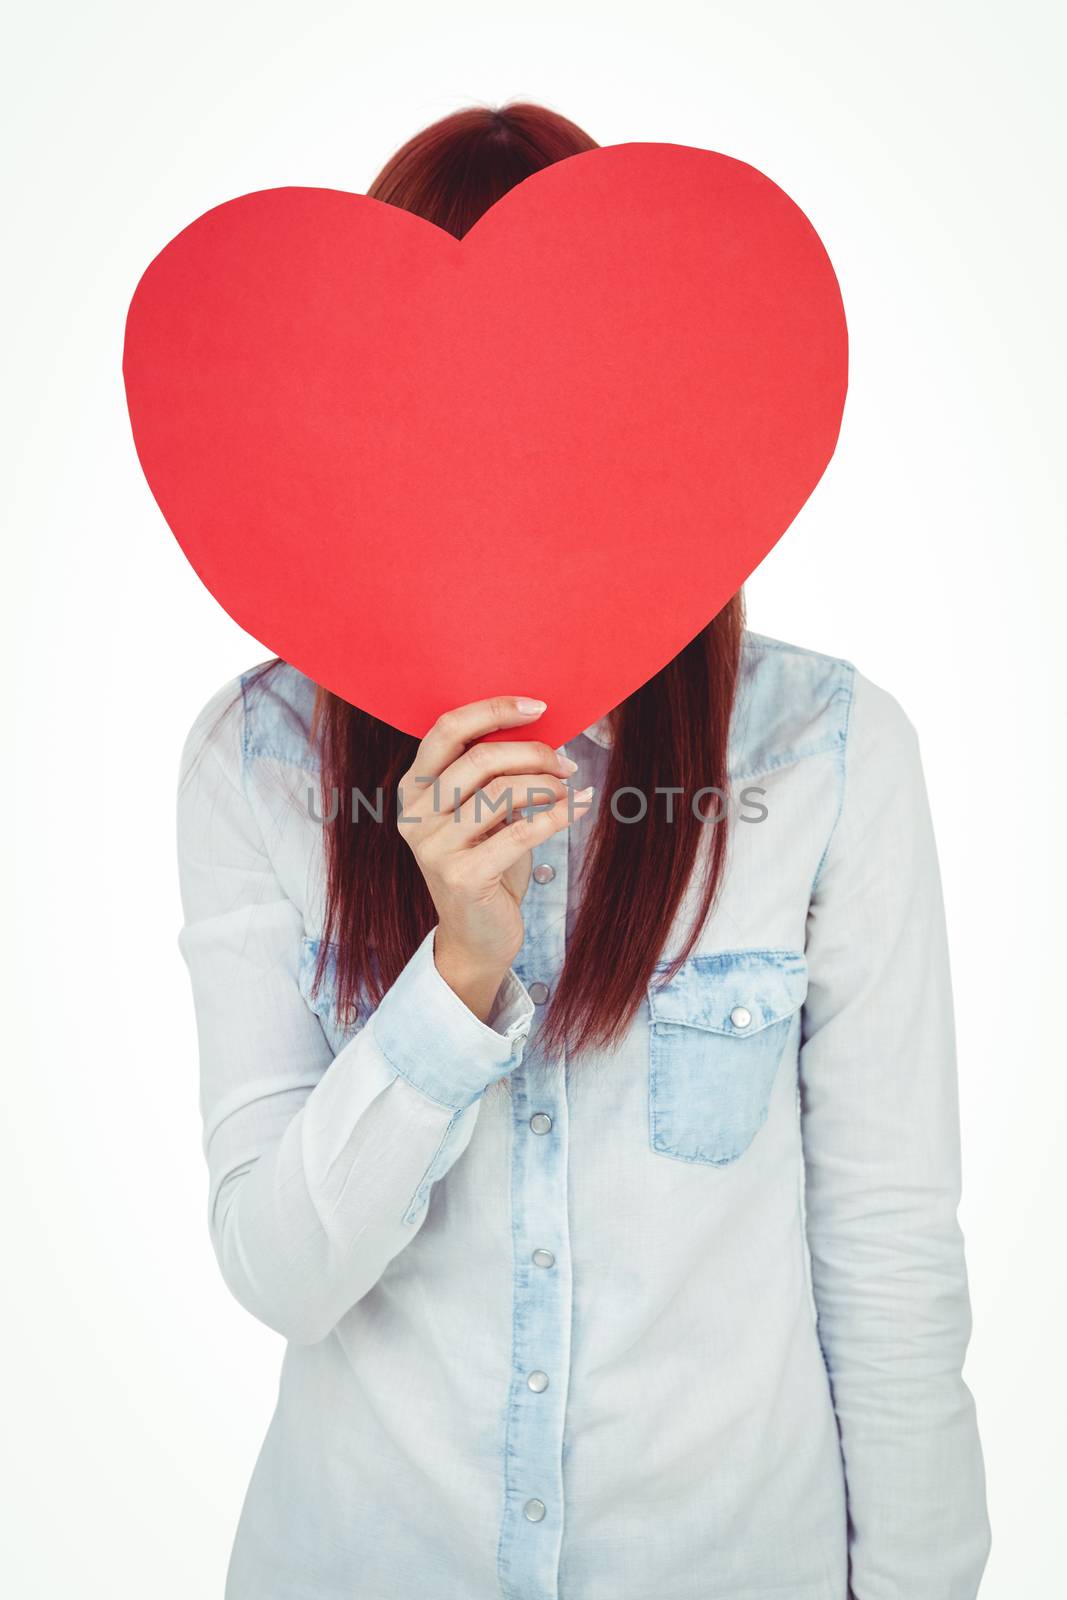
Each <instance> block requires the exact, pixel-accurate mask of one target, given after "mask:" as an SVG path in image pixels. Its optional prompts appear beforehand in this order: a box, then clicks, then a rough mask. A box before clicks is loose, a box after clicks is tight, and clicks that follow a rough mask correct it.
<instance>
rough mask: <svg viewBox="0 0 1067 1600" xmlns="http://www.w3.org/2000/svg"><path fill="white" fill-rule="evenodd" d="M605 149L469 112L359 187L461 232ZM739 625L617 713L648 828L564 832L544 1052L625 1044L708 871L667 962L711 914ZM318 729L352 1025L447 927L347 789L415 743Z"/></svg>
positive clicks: (620, 756)
mask: <svg viewBox="0 0 1067 1600" xmlns="http://www.w3.org/2000/svg"><path fill="white" fill-rule="evenodd" d="M595 148H596V142H595V140H593V139H591V138H590V137H589V135H588V134H586V133H584V132H583V131H582V129H581V128H579V127H577V126H576V125H575V124H574V123H573V122H570V121H568V119H567V118H566V117H563V116H560V115H559V114H558V113H557V112H554V111H549V110H547V109H545V108H544V107H542V106H537V105H529V104H526V103H515V104H511V105H506V106H504V107H502V108H501V109H499V110H489V109H484V110H483V109H481V108H470V109H466V110H463V111H457V112H454V113H453V114H452V115H451V116H448V117H445V118H443V119H442V120H441V121H439V122H436V123H434V124H433V125H432V126H431V127H428V128H426V129H424V130H423V131H422V132H421V133H418V134H416V135H415V137H414V138H412V139H410V140H409V141H408V142H407V144H405V145H404V146H403V147H402V148H401V149H400V150H398V151H397V152H396V154H395V155H394V156H392V157H391V158H390V160H389V161H388V162H387V163H386V165H385V166H384V167H383V169H382V171H381V172H380V173H379V174H378V176H377V178H376V179H375V180H374V182H373V184H372V185H371V187H370V188H369V189H368V191H367V192H368V194H370V195H371V196H372V197H373V198H375V199H377V200H382V201H385V202H386V203H388V204H390V205H397V206H402V207H403V208H405V209H406V210H408V211H412V212H415V213H416V214H417V215H419V216H421V217H425V218H426V219H427V220H428V221H430V222H433V223H436V224H437V226H438V227H441V228H445V229H447V230H448V231H449V232H451V233H453V234H455V236H456V237H457V238H462V237H463V235H464V233H466V231H467V230H468V229H469V228H470V227H471V226H472V225H473V224H474V223H475V222H476V221H477V219H478V218H479V217H480V216H481V215H482V214H483V213H484V212H485V211H487V210H488V208H489V207H490V206H491V205H493V204H494V202H495V201H497V200H499V199H500V197H501V196H502V195H503V194H505V193H506V192H507V191H508V190H509V189H510V188H512V187H513V186H514V185H515V184H516V183H520V182H521V181H522V179H523V178H526V177H528V176H529V175H530V174H531V173H533V172H536V171H538V170H539V169H540V168H542V167H545V166H548V165H549V164H550V163H551V162H553V161H562V160H565V159H566V158H567V157H568V156H572V155H577V154H578V153H579V152H580V151H583V150H592V149H595ZM743 629H744V613H743V599H742V595H741V594H740V593H738V594H737V595H735V596H734V598H733V599H732V600H731V601H730V602H729V603H728V604H727V605H726V606H725V607H724V608H723V610H722V611H720V612H719V614H718V616H717V617H715V618H714V620H713V621H712V622H710V623H709V624H708V625H707V627H706V628H704V629H703V630H702V631H701V632H700V633H699V634H698V635H697V636H696V638H695V639H693V640H692V641H691V642H690V643H689V644H688V645H687V646H686V647H685V649H683V650H682V651H680V652H679V654H678V655H677V656H675V657H674V659H673V660H672V661H670V662H668V664H667V665H666V666H665V667H663V668H662V669H661V671H659V672H658V673H656V675H655V676H654V677H653V678H651V679H650V680H649V681H648V682H647V683H646V684H644V686H643V687H642V688H640V689H638V690H637V691H636V692H635V693H634V694H631V695H630V696H629V697H628V698H627V699H626V700H624V701H623V702H622V704H621V705H619V706H617V707H616V708H615V709H614V711H613V712H612V713H611V716H610V726H611V728H612V731H613V735H614V737H613V744H612V751H611V756H610V760H609V770H608V774H607V781H606V795H611V794H613V793H614V792H615V791H616V790H617V789H622V788H624V787H627V786H631V787H635V788H638V789H640V790H641V792H642V793H643V794H644V795H646V796H647V797H648V806H647V809H646V812H645V815H644V816H643V817H642V818H641V819H640V820H636V821H627V822H625V823H623V824H620V823H618V822H616V820H615V818H614V817H613V816H612V814H611V808H610V806H609V805H608V804H607V803H605V795H602V796H601V797H600V799H601V803H599V804H598V805H597V807H596V811H595V813H594V815H593V817H591V818H589V819H587V820H583V821H576V822H575V823H574V824H572V826H577V827H592V829H593V837H592V839H591V840H589V842H588V850H587V856H586V865H585V870H584V873H583V878H582V882H581V884H580V886H579V892H580V903H579V906H578V911H577V916H576V921H575V925H574V931H573V936H572V937H571V939H570V941H569V944H568V948H567V954H566V959H565V962H564V967H563V971H562V973H561V975H560V978H559V980H558V982H557V983H556V985H555V986H554V991H553V996H552V1000H551V1004H550V1006H549V1009H548V1012H547V1014H546V1016H545V1018H544V1022H543V1025H542V1029H541V1034H540V1038H541V1044H542V1047H543V1048H544V1049H545V1050H546V1051H548V1052H549V1053H553V1052H559V1051H561V1050H563V1049H568V1050H570V1051H572V1052H573V1051H578V1050H581V1049H583V1048H585V1047H588V1046H591V1045H600V1046H608V1047H610V1046H611V1045H612V1044H613V1043H615V1042H617V1040H618V1039H619V1038H620V1037H621V1035H622V1033H623V1032H624V1030H625V1028H626V1026H627V1024H628V1023H629V1022H630V1020H631V1019H632V1017H633V1015H634V1013H635V1012H636V1011H637V1010H638V1008H639V1007H640V1005H641V1002H642V1000H643V998H644V992H645V987H646V985H647V983H648V981H649V979H650V977H651V976H652V971H653V968H654V966H655V964H656V962H657V960H659V958H660V955H661V953H662V950H663V947H664V944H665V941H666V939H667V937H668V935H669V933H670V930H671V927H672V924H673V922H674V919H675V917H676V915H677V913H678V911H679V908H680V906H681V903H682V898H683V895H684V894H685V891H686V887H687V885H688V883H689V880H690V878H691V876H692V874H693V872H694V870H695V869H696V867H697V863H698V861H701V860H702V882H701V893H700V897H699V902H698V908H697V913H696V916H695V917H694V919H693V922H692V925H691V927H690V929H689V931H688V934H687V937H686V939H685V941H684V942H683V946H682V948H681V949H680V950H679V951H678V953H677V956H676V959H675V963H674V966H676V965H677V964H680V962H681V961H682V960H683V959H684V958H685V956H686V955H688V954H689V952H690V951H691V949H692V947H693V945H694V943H695V942H696V939H697V937H698V936H699V933H700V929H701V927H702V926H703V925H704V923H705V922H706V920H707V917H708V916H709V915H710V912H711V909H712V906H713V904H714V901H715V898H716V896H717V893H718V888H719V884H720V881H721V877H722V872H723V867H724V863H725V855H726V844H727V835H728V829H729V826H730V823H729V806H728V805H727V804H725V803H722V804H720V812H721V819H720V820H719V821H717V822H715V823H714V824H712V823H710V822H706V821H703V820H701V818H700V817H699V816H697V815H695V814H694V812H693V809H692V807H691V805H690V803H689V800H690V797H691V796H693V795H695V794H696V792H697V791H698V790H700V789H707V788H709V787H711V788H716V789H718V790H719V791H720V792H721V793H722V794H723V795H724V796H725V795H728V781H727V739H728V734H729V726H730V719H731V715H732V710H733V704H734V697H735V692H736V687H737V676H738V670H739V662H740V652H741V639H742V634H743ZM504 687H505V688H506V687H507V686H506V685H505V686H504ZM313 730H314V736H315V738H316V739H317V740H318V742H319V745H320V750H321V758H322V797H323V800H322V812H321V814H322V816H323V817H325V818H330V817H331V811H332V809H333V806H334V801H333V796H334V793H335V791H336V794H337V797H338V801H337V806H336V814H335V815H334V816H333V819H332V821H328V822H326V823H325V824H324V833H325V850H326V905H325V922H324V928H323V937H322V944H321V948H320V952H319V966H318V971H317V973H316V982H317V983H318V982H321V980H322V976H323V974H324V972H325V969H326V964H327V961H328V960H329V957H330V953H331V950H333V951H334V952H335V959H336V984H337V990H336V993H337V1003H338V1007H339V1009H340V1010H341V1012H342V1014H344V1013H345V1012H346V1011H348V1010H349V1009H350V1008H351V1006H352V1005H353V1004H354V1002H355V1001H356V1000H357V998H359V997H361V996H362V997H363V999H364V1000H365V1001H366V1002H368V1003H370V1004H377V1002H378V1001H379V1000H380V999H381V997H382V995H383V994H384V993H385V991H386V989H387V988H388V987H389V986H390V985H391V984H392V983H393V982H394V981H395V979H396V978H397V977H398V976H399V974H400V972H401V970H402V968H403V967H404V966H405V964H406V963H407V961H408V960H409V959H410V957H411V955H412V954H413V953H414V951H415V949H416V947H417V945H418V944H419V943H420V941H421V940H422V939H423V938H424V937H425V935H426V934H427V933H428V932H429V930H430V928H431V927H432V926H433V925H434V923H435V922H436V920H437V919H436V913H435V911H434V906H433V902H432V900H431V898H430V895H429V891H428V890H427V888H426V885H425V882H424V881H423V878H422V874H421V873H420V871H419V869H418V866H417V864H416V862H415V859H414V856H413V855H412V852H411V850H410V849H409V847H408V845H407V843H406V842H405V841H404V839H403V838H402V837H401V836H400V832H399V830H398V829H397V828H396V827H394V826H388V825H387V826H382V827H377V826H375V827H367V826H352V825H350V823H351V809H350V807H351V795H352V790H353V788H356V789H358V790H360V791H361V792H362V793H363V794H372V793H374V792H375V791H376V790H377V789H378V788H379V787H381V788H382V789H383V791H384V792H385V794H386V795H387V796H388V797H389V799H390V801H391V802H392V801H393V800H395V794H396V785H397V783H398V782H399V779H400V778H401V776H402V775H403V774H404V773H405V772H406V771H407V770H408V769H409V768H410V767H411V765H412V763H413V761H414V757H415V753H416V750H417V748H418V741H417V740H416V739H414V738H413V737H411V736H410V735H408V734H404V733H400V732H398V731H397V730H396V729H395V728H392V727H390V726H389V725H388V724H386V723H383V722H380V721H378V719H377V718H375V717H372V716H370V715H369V714H368V713H366V712H363V711H359V710H357V709H356V708H355V707H354V706H351V705H349V704H348V703H347V702H346V701H344V700H341V699H339V698H338V697H337V696H336V695H333V694H330V693H328V692H327V691H325V690H323V689H319V691H318V694H317V697H316V705H315V718H314V722H313ZM668 787H672V788H675V789H681V790H682V796H681V798H680V800H679V802H678V803H677V804H676V805H675V808H674V819H673V820H672V821H670V822H668V821H667V819H666V815H665V813H664V812H663V810H662V808H659V807H657V806H656V805H655V804H654V803H653V798H652V797H653V794H654V791H655V790H656V789H657V788H668ZM621 810H622V806H621V804H620V811H621ZM672 970H673V967H672Z"/></svg>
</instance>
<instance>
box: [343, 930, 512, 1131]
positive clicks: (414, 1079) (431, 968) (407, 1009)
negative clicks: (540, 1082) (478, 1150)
mask: <svg viewBox="0 0 1067 1600" xmlns="http://www.w3.org/2000/svg"><path fill="white" fill-rule="evenodd" d="M436 932H437V929H436V927H433V928H431V929H430V932H429V933H428V934H427V935H426V937H425V939H424V940H423V941H422V943H421V944H420V945H419V948H418V949H417V950H416V951H415V954H414V955H413V956H412V958H411V960H410V961H409V962H408V964H407V966H406V967H405V968H404V970H403V972H402V973H401V974H400V976H399V978H397V980H396V982H395V983H394V984H393V985H392V987H391V988H390V989H389V990H388V992H387V993H386V994H385V995H384V996H383V997H382V999H381V1001H380V1002H379V1005H378V1008H377V1010H376V1011H375V1013H374V1015H373V1016H372V1017H371V1019H370V1021H369V1022H368V1024H367V1027H368V1029H369V1030H370V1031H371V1032H373V1035H374V1039H375V1042H376V1043H377V1045H378V1048H379V1050H381V1052H382V1054H383V1055H384V1056H385V1058H386V1060H387V1061H388V1062H389V1064H390V1066H391V1067H393V1068H394V1069H395V1071H397V1072H398V1073H399V1074H400V1076H401V1077H402V1078H405V1079H406V1080H407V1082H408V1083H410V1084H411V1086H412V1087H413V1088H414V1089H417V1090H418V1091H419V1093H420V1094H423V1095H425V1096H426V1097H427V1099H429V1100H433V1101H435V1102H436V1103H437V1104H438V1105H442V1106H447V1107H448V1108H449V1109H450V1110H453V1111H462V1110H463V1109H464V1107H466V1106H468V1105H470V1104H471V1103H472V1101H474V1100H477V1099H478V1096H479V1095H480V1094H481V1093H482V1091H483V1090H484V1089H486V1088H487V1087H488V1086H489V1084H490V1083H493V1082H495V1080H496V1079H497V1078H502V1077H504V1076H506V1074H507V1073H509V1072H511V1071H513V1070H514V1068H515V1067H517V1066H518V1064H519V1062H520V1061H521V1060H522V1052H523V1047H524V1045H525V1043H526V1038H527V1035H528V1034H529V1032H530V1023H531V1021H532V1019H533V1011H534V1008H533V1001H532V1000H531V999H530V996H529V994H528V993H527V991H526V986H525V984H523V983H522V981H521V980H520V979H519V977H518V976H517V975H516V974H515V972H513V971H511V970H509V971H508V972H507V973H506V974H505V977H504V981H503V982H502V983H501V985H500V988H499V990H498V991H497V995H496V998H495V1000H494V1001H493V1007H492V1010H491V1011H490V1013H489V1019H490V1020H489V1022H482V1020H481V1019H480V1018H479V1017H476V1016H475V1015H474V1012H473V1011H472V1010H471V1009H470V1007H469V1006H466V1005H464V1003H463V1001H462V1000H461V999H460V997H459V995H458V994H457V993H456V991H455V990H454V989H451V988H449V986H448V984H447V983H446V982H445V980H444V978H442V976H441V974H440V973H439V972H438V970H437V965H436V963H435V961H434V958H433V944H434V935H435V934H436Z"/></svg>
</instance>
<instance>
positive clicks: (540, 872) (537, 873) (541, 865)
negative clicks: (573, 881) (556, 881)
mask: <svg viewBox="0 0 1067 1600" xmlns="http://www.w3.org/2000/svg"><path fill="white" fill-rule="evenodd" d="M555 876H556V869H555V867H553V866H552V865H551V864H550V863H549V862H547V861H539V862H538V863H537V865H536V867H534V869H533V879H534V882H535V883H551V882H552V879H553V878H554V877H555Z"/></svg>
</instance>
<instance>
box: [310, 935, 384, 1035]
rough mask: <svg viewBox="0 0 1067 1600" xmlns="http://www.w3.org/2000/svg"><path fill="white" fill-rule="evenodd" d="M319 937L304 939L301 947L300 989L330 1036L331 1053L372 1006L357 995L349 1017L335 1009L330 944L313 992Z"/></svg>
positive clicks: (334, 970)
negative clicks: (357, 997) (315, 991)
mask: <svg viewBox="0 0 1067 1600" xmlns="http://www.w3.org/2000/svg"><path fill="white" fill-rule="evenodd" d="M320 943H321V941H320V940H318V939H305V940H304V941H303V945H302V947H301V951H300V980H299V981H300V993H301V994H302V995H303V996H304V999H305V1001H306V1002H307V1004H308V1006H309V1008H310V1009H311V1010H312V1011H314V1013H315V1015H316V1016H317V1017H318V1019H319V1021H320V1023H321V1024H322V1031H323V1033H324V1034H325V1035H326V1038H327V1039H328V1040H329V1043H330V1048H331V1049H332V1051H333V1053H334V1055H336V1054H337V1052H338V1051H339V1050H340V1049H341V1046H342V1045H344V1044H347V1042H348V1040H349V1039H351V1037H352V1035H353V1034H354V1033H358V1032H359V1030H360V1028H362V1027H363V1024H364V1023H365V1022H366V1021H367V1019H368V1017H369V1016H370V1014H371V1012H372V1010H373V1009H374V1008H373V1006H371V1005H369V1004H368V1003H366V1002H365V1001H364V1000H363V999H360V1001H359V1002H358V1004H357V1005H356V1008H355V1011H354V1013H353V1014H352V1015H351V1016H349V1017H341V1016H340V1015H339V1013H338V1010H337V952H336V948H335V946H333V945H331V946H330V953H329V955H328V956H327V958H326V970H325V972H324V973H323V975H322V983H321V984H320V985H319V988H318V992H317V993H316V994H312V992H311V991H312V984H313V983H314V981H315V968H316V966H317V964H318V959H319V947H320Z"/></svg>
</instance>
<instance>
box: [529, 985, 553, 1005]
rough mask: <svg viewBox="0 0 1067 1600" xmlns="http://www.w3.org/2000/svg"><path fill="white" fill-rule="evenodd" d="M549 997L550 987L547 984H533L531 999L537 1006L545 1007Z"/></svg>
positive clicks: (531, 986)
mask: <svg viewBox="0 0 1067 1600" xmlns="http://www.w3.org/2000/svg"><path fill="white" fill-rule="evenodd" d="M548 996H549V987H548V984H547V983H540V982H538V983H531V985H530V999H531V1000H532V1001H533V1003H534V1005H535V1006H543V1005H544V1003H545V1001H546V1000H547V999H548Z"/></svg>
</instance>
